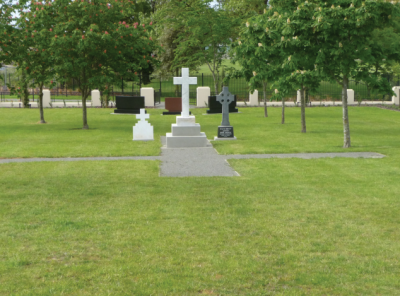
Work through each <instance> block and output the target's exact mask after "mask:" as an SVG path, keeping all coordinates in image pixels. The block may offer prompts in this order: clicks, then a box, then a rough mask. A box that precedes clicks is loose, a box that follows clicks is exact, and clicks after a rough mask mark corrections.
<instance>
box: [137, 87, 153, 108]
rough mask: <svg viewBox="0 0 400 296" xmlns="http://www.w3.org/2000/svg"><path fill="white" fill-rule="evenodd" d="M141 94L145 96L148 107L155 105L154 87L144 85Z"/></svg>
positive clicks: (145, 103)
mask: <svg viewBox="0 0 400 296" xmlns="http://www.w3.org/2000/svg"><path fill="white" fill-rule="evenodd" d="M140 96H141V97H144V105H145V106H146V107H154V88H152V87H142V88H141V89H140Z"/></svg>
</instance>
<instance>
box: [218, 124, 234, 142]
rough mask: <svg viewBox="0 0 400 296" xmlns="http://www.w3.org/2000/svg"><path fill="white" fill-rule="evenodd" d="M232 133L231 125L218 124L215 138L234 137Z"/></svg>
mask: <svg viewBox="0 0 400 296" xmlns="http://www.w3.org/2000/svg"><path fill="white" fill-rule="evenodd" d="M234 137H235V135H234V134H233V126H219V127H218V136H217V138H221V139H229V138H234Z"/></svg>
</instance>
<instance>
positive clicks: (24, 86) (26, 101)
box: [22, 71, 29, 108]
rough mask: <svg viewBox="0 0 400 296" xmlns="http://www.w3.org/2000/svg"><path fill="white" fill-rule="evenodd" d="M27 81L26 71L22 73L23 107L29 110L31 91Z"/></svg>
mask: <svg viewBox="0 0 400 296" xmlns="http://www.w3.org/2000/svg"><path fill="white" fill-rule="evenodd" d="M25 79H26V74H25V71H22V105H24V108H29V89H28V84H27V83H26V81H25Z"/></svg>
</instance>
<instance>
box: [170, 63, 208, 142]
mask: <svg viewBox="0 0 400 296" xmlns="http://www.w3.org/2000/svg"><path fill="white" fill-rule="evenodd" d="M174 84H175V85H176V84H180V85H182V113H181V116H177V117H176V124H172V132H171V133H167V136H166V140H167V148H181V147H205V146H207V143H208V140H207V137H206V134H205V133H202V132H200V124H198V123H196V122H195V117H194V116H190V115H189V85H190V84H197V77H189V68H182V77H174Z"/></svg>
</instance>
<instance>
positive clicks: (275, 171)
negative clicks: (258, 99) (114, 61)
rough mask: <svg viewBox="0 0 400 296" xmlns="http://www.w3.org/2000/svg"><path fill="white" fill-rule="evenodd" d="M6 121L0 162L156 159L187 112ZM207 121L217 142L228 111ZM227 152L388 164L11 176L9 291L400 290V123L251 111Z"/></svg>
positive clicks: (5, 267) (362, 113) (301, 162)
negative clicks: (346, 133)
mask: <svg viewBox="0 0 400 296" xmlns="http://www.w3.org/2000/svg"><path fill="white" fill-rule="evenodd" d="M147 110H148V112H149V113H150V120H149V122H150V123H151V124H152V125H153V126H154V138H155V141H152V142H133V141H132V126H133V125H134V124H135V123H136V122H137V120H136V119H135V117H134V116H131V115H110V113H112V111H113V110H112V109H88V123H89V127H90V129H89V130H82V129H81V112H82V111H81V109H45V119H46V121H47V122H48V123H47V124H42V125H41V124H37V122H38V116H39V114H38V110H37V109H5V108H3V109H0V126H1V132H0V157H1V158H29V157H83V156H139V155H159V153H160V147H161V142H160V136H164V135H165V134H166V133H167V132H170V128H171V123H173V122H175V116H161V115H160V114H161V110H159V109H147ZM205 110H206V109H192V110H191V111H192V112H193V113H194V115H196V122H198V123H200V124H201V129H202V131H203V132H205V133H206V134H207V137H208V138H209V139H212V138H213V137H214V136H215V135H216V132H217V126H218V125H219V123H220V122H221V115H202V114H204V113H206V112H205ZM240 112H241V113H239V114H231V115H230V122H231V124H232V125H233V127H234V128H235V135H236V137H237V138H238V140H237V141H218V142H213V146H214V147H215V149H216V150H217V151H218V152H219V153H220V154H253V153H301V152H350V151H351V152H354V151H369V152H378V153H381V154H384V155H385V156H386V157H385V158H382V159H362V158H358V159H349V158H322V159H308V160H305V159H246V160H229V163H230V165H231V166H232V167H233V168H234V169H235V170H236V171H237V172H238V173H239V174H240V177H212V178H208V177H200V178H199V177H189V178H169V177H159V163H158V161H142V160H140V161H138V160H136V161H127V160H124V161H122V160H120V161H78V162H34V163H11V164H0V275H1V276H0V294H1V295H51V294H56V295H59V294H66V295H85V294H87V295H93V294H99V295H105V294H111V295H199V294H200V295H201V294H206V295H354V294H358V295H376V294H384V295H396V294H399V293H400V284H399V281H398V274H399V272H400V262H399V258H400V244H399V239H400V233H399V230H398V226H399V222H400V217H399V215H398V209H399V206H400V202H399V196H400V185H399V176H400V155H399V147H400V137H399V132H398V131H399V127H400V113H398V112H395V111H392V110H384V109H379V108H372V107H349V114H350V128H351V136H352V148H350V149H346V150H345V149H343V148H341V146H342V142H343V130H342V119H341V112H342V109H341V107H322V108H319V107H313V108H307V110H306V113H307V133H306V134H301V133H300V129H301V127H300V108H287V109H286V123H285V124H284V125H282V124H280V112H281V109H280V108H269V110H268V112H269V117H268V118H264V117H263V109H262V108H240Z"/></svg>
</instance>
